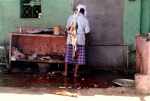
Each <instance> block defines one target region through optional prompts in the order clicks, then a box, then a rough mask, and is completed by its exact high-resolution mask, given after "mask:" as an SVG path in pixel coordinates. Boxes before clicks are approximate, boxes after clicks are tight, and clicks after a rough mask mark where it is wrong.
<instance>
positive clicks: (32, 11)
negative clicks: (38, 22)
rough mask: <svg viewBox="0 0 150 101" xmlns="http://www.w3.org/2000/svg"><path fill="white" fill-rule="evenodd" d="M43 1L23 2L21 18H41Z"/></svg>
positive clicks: (30, 0)
mask: <svg viewBox="0 0 150 101" xmlns="http://www.w3.org/2000/svg"><path fill="white" fill-rule="evenodd" d="M39 15H41V0H21V18H39Z"/></svg>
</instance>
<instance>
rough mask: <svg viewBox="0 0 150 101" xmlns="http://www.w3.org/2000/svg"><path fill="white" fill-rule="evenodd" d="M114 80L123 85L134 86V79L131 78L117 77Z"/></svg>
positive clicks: (115, 82)
mask: <svg viewBox="0 0 150 101" xmlns="http://www.w3.org/2000/svg"><path fill="white" fill-rule="evenodd" d="M112 82H113V83H114V84H116V85H119V86H122V87H134V80H131V79H115V80H113V81H112Z"/></svg>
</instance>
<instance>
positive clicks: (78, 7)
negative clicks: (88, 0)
mask: <svg viewBox="0 0 150 101" xmlns="http://www.w3.org/2000/svg"><path fill="white" fill-rule="evenodd" d="M76 8H77V9H78V11H77V13H76V14H75V13H74V21H76V20H75V19H76V17H77V16H78V14H79V12H80V10H81V8H83V9H84V15H85V16H87V10H86V6H85V5H82V4H79V5H78V6H76Z"/></svg>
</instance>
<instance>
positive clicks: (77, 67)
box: [74, 64, 79, 77]
mask: <svg viewBox="0 0 150 101" xmlns="http://www.w3.org/2000/svg"><path fill="white" fill-rule="evenodd" d="M78 69H79V65H78V64H77V65H76V66H75V71H74V77H77V76H78Z"/></svg>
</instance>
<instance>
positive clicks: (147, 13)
mask: <svg viewBox="0 0 150 101" xmlns="http://www.w3.org/2000/svg"><path fill="white" fill-rule="evenodd" d="M141 3H142V5H141V34H145V33H148V32H149V31H150V0H142V1H141Z"/></svg>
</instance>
